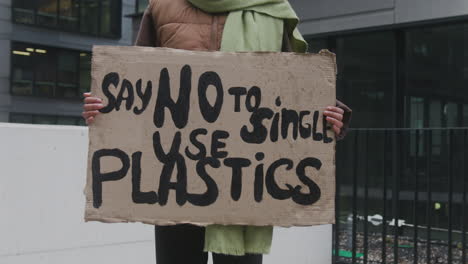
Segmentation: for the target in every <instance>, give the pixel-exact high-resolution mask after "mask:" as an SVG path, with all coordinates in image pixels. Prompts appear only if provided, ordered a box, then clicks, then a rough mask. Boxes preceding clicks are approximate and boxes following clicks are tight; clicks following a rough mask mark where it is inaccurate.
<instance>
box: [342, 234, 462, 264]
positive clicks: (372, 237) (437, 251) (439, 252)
mask: <svg viewBox="0 0 468 264" xmlns="http://www.w3.org/2000/svg"><path fill="white" fill-rule="evenodd" d="M393 244H394V237H393V236H387V238H386V263H392V264H393V259H394V254H393ZM398 244H399V249H398V263H400V264H410V263H411V264H412V263H414V242H413V240H412V239H410V238H408V237H399V239H398ZM363 246H364V236H363V234H362V233H357V250H356V252H357V253H364V247H363ZM426 247H427V241H426V240H418V248H417V250H418V262H417V263H418V264H419V263H421V264H422V263H424V264H427V263H428V262H427V254H426V252H427V251H426ZM342 250H346V251H352V242H351V234H350V233H349V232H341V233H340V251H342ZM467 253H468V252H467ZM356 255H357V256H358V254H356ZM461 258H462V250H461V244H454V245H452V263H453V264H462V263H463V262H462V260H461ZM351 262H352V261H351V257H339V263H351ZM356 263H364V257H362V256H361V257H359V258H357V261H356ZM367 263H369V264H380V263H383V262H382V236H381V235H380V234H369V236H368V261H367ZM430 263H432V264H435V263H448V246H447V242H445V245H444V241H432V242H431V255H430ZM465 264H468V258H467V261H466V262H465Z"/></svg>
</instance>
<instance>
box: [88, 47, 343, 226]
mask: <svg viewBox="0 0 468 264" xmlns="http://www.w3.org/2000/svg"><path fill="white" fill-rule="evenodd" d="M335 81H336V65H335V57H334V55H333V54H332V53H329V52H321V53H320V54H306V55H299V54H292V53H223V52H195V51H182V50H174V49H163V48H148V47H113V46H96V47H94V49H93V60H92V94H93V95H95V96H97V97H100V98H102V99H103V103H104V108H103V109H101V112H102V114H101V115H99V116H98V117H97V118H96V121H95V122H94V124H93V125H91V126H90V128H89V154H88V171H87V183H86V188H85V193H86V212H85V219H86V220H88V221H90V220H93V221H101V222H143V223H148V224H155V225H173V224H179V223H192V224H198V225H206V224H239V225H258V226H265V225H274V226H308V225H318V224H327V223H333V221H334V198H335V164H334V155H335V152H334V149H335V138H334V134H333V132H332V131H331V130H327V126H326V125H325V124H326V121H325V120H324V118H323V109H324V108H325V107H326V106H329V105H334V104H335Z"/></svg>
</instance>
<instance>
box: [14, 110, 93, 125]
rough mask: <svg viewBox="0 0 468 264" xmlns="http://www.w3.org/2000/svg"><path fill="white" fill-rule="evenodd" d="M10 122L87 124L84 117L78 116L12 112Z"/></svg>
mask: <svg viewBox="0 0 468 264" xmlns="http://www.w3.org/2000/svg"><path fill="white" fill-rule="evenodd" d="M10 123H22V124H42V125H71V126H84V125H85V122H84V120H83V118H81V117H77V116H56V115H37V114H27V113H10Z"/></svg>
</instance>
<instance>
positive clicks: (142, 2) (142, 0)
mask: <svg viewBox="0 0 468 264" xmlns="http://www.w3.org/2000/svg"><path fill="white" fill-rule="evenodd" d="M148 3H149V0H136V5H135V7H136V13H143V12H145V9H146V7H147V6H148Z"/></svg>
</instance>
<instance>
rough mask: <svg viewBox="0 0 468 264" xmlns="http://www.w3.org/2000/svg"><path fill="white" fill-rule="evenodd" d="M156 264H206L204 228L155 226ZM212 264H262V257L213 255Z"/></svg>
mask: <svg viewBox="0 0 468 264" xmlns="http://www.w3.org/2000/svg"><path fill="white" fill-rule="evenodd" d="M155 241H156V263H157V264H206V263H207V261H208V253H207V252H203V246H204V244H205V228H204V227H199V226H194V225H175V226H156V227H155ZM213 263H214V264H262V255H252V254H247V255H245V256H230V255H221V254H214V253H213Z"/></svg>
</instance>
